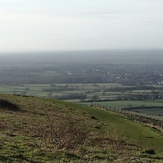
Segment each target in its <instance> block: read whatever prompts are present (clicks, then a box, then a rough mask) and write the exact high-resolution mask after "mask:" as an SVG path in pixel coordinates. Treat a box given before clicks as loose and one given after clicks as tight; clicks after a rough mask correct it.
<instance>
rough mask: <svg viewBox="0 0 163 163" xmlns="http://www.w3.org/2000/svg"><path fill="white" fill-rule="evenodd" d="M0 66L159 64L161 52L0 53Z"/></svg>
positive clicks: (162, 53)
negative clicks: (16, 64) (30, 64)
mask: <svg viewBox="0 0 163 163" xmlns="http://www.w3.org/2000/svg"><path fill="white" fill-rule="evenodd" d="M0 54H1V55H0V64H9V65H10V64H12V63H19V64H20V63H21V64H23V63H38V65H39V64H40V63H46V64H47V63H134V64H135V63H137V62H138V63H161V64H163V50H161V49H160V50H154V49H153V50H152V49H151V50H140V49H139V50H124V49H123V50H89V51H53V52H26V53H25V52H19V53H0ZM36 66H37V64H36Z"/></svg>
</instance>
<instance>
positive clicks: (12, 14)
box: [0, 0, 163, 52]
mask: <svg viewBox="0 0 163 163" xmlns="http://www.w3.org/2000/svg"><path fill="white" fill-rule="evenodd" d="M162 29H163V1H162V0H0V51H1V52H2V51H41V50H44V51H45V50H88V49H121V48H163V30H162Z"/></svg>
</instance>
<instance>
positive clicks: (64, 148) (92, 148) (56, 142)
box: [0, 94, 163, 163]
mask: <svg viewBox="0 0 163 163" xmlns="http://www.w3.org/2000/svg"><path fill="white" fill-rule="evenodd" d="M0 99H1V101H0V112H1V114H0V128H1V130H0V160H1V162H22V161H24V162H36V163H44V162H55V161H60V162H65V161H68V162H81V161H83V162H87V161H89V162H113V161H115V162H119V161H120V162H130V161H131V160H140V161H143V162H149V161H152V162H156V163H161V162H162V161H163V157H162V155H163V153H162V151H163V136H162V135H161V134H159V133H157V132H156V131H154V130H153V129H151V128H149V127H145V126H144V125H141V124H139V123H136V122H133V121H130V120H129V119H127V118H125V117H123V116H120V115H118V114H115V113H111V112H108V111H104V110H101V109H97V108H92V107H86V106H81V105H77V104H74V103H68V102H63V101H57V100H54V99H47V98H36V97H24V96H20V95H19V96H17V95H2V94H1V95H0Z"/></svg>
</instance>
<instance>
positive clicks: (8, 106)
mask: <svg viewBox="0 0 163 163" xmlns="http://www.w3.org/2000/svg"><path fill="white" fill-rule="evenodd" d="M0 109H3V110H9V111H19V110H20V108H19V106H18V105H16V104H14V103H12V102H10V101H8V100H4V99H0Z"/></svg>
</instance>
